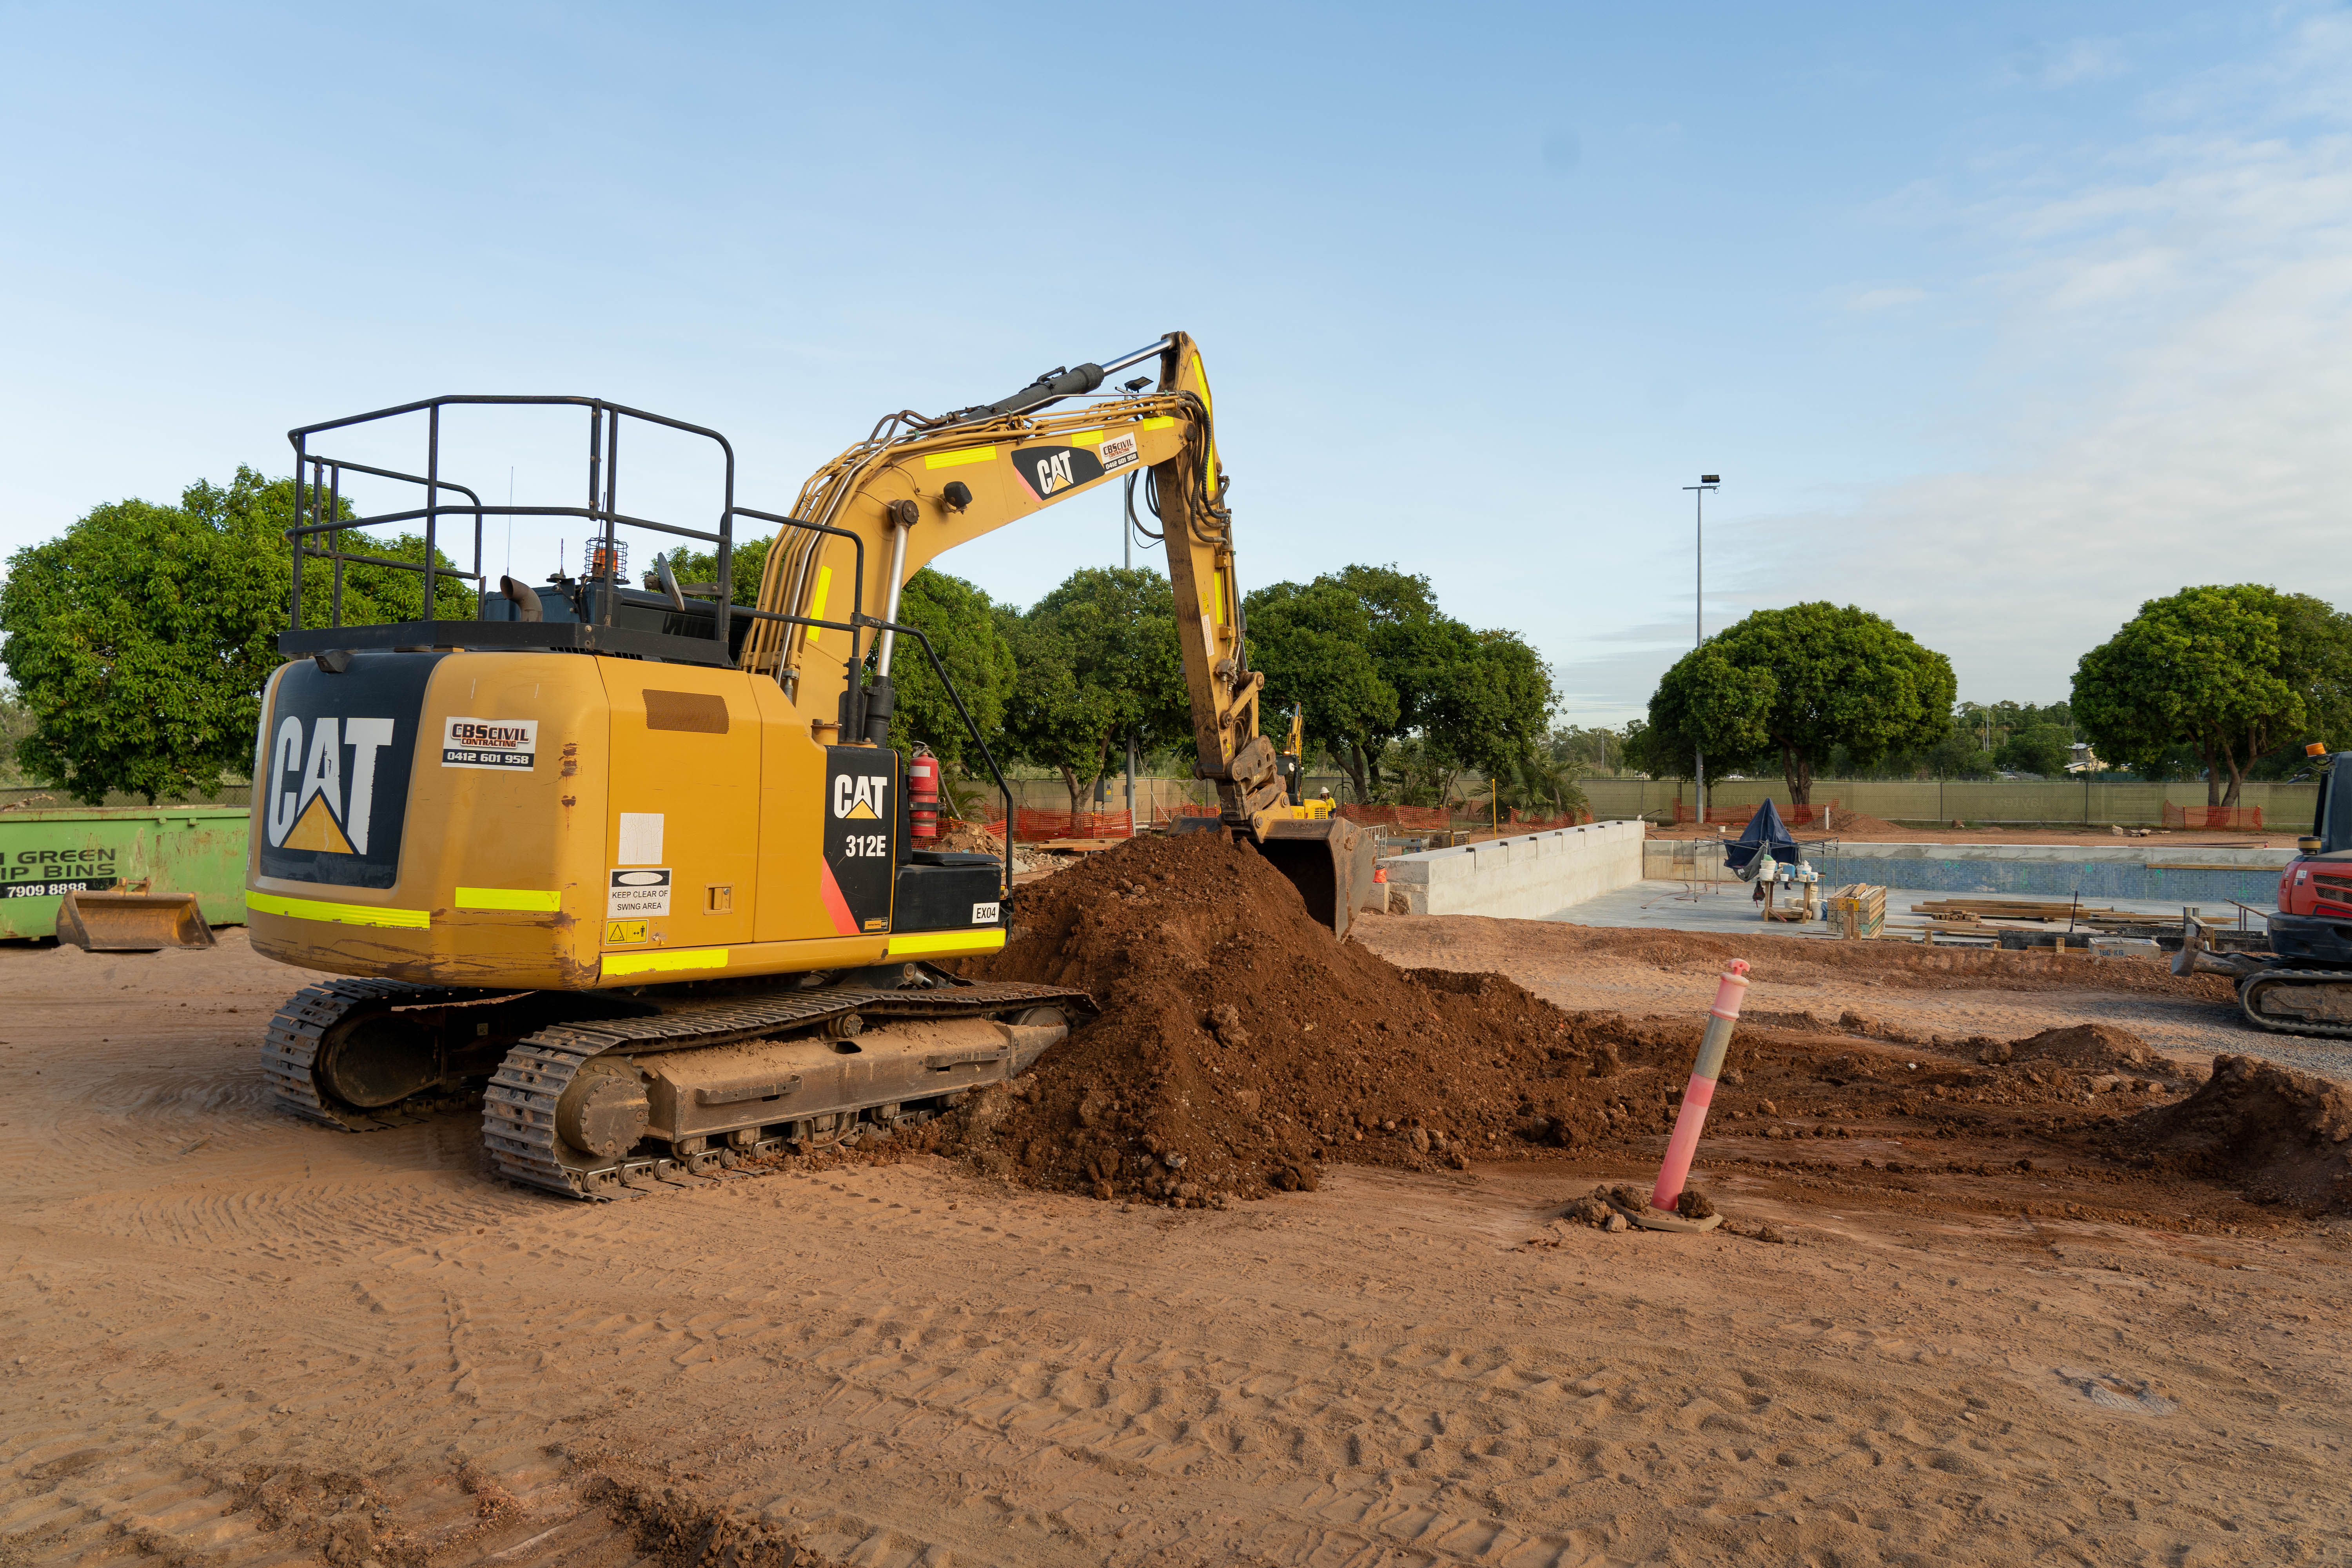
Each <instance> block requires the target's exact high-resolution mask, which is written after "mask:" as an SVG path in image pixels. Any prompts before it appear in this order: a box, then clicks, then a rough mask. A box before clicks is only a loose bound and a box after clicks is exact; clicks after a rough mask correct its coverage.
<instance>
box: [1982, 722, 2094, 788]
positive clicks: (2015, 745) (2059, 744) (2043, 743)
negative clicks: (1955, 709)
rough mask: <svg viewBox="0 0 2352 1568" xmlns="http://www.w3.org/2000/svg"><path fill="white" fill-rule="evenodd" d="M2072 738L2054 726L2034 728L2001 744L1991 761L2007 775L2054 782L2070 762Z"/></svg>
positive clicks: (2014, 735) (2037, 725) (2072, 753)
mask: <svg viewBox="0 0 2352 1568" xmlns="http://www.w3.org/2000/svg"><path fill="white" fill-rule="evenodd" d="M2073 746H2074V737H2073V736H2072V735H2071V734H2069V733H2068V732H2067V731H2064V730H2062V729H2060V728H2059V727H2058V726H2057V725H2055V724H2035V725H2033V726H2032V727H2031V728H2028V729H2023V730H2020V731H2017V733H2015V734H2013V735H2011V737H2010V738H2009V739H2008V740H2007V741H2004V742H2001V748H2000V751H1999V752H1996V753H1995V754H1994V757H1993V760H1994V762H1995V763H1998V764H1999V765H2000V766H2001V767H2004V768H2007V769H2009V770H2010V771H2011V773H2039V774H2041V775H2042V777H2043V778H2056V777H2058V776H2059V775H2060V774H2061V773H2064V772H2065V771H2066V764H2067V763H2071V762H2073V761H2074V750H2073Z"/></svg>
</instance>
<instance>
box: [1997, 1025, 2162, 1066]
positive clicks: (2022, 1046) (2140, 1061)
mask: <svg viewBox="0 0 2352 1568" xmlns="http://www.w3.org/2000/svg"><path fill="white" fill-rule="evenodd" d="M1978 1059H1979V1060H1980V1061H1985V1062H2012V1061H2015V1062H2055V1063H2057V1064H2059V1065H2060V1066H2062V1067H2070V1068H2133V1069H2135V1070H2137V1071H2140V1072H2166V1073H2170V1072H2177V1071H2178V1070H2179V1069H2178V1068H2176V1067H2175V1066H2174V1064H2173V1063H2172V1062H2171V1060H2170V1059H2168V1058H2164V1057H2160V1056H2158V1055H2157V1054H2156V1053H2155V1052H2154V1051H2151V1050H2149V1049H2148V1048H2147V1045H2146V1044H2145V1043H2143V1042H2142V1041H2141V1039H2140V1037H2138V1036H2137V1035H2134V1034H2128V1033H2126V1032H2125V1031H2124V1030H2122V1029H2118V1028H2116V1027H2114V1026H2110V1025H2106V1024H2077V1025H2075V1026H2074V1027H2072V1028H2067V1029H2044V1030H2042V1032H2041V1033H2040V1034H2038V1035H2035V1036H2034V1037H2032V1038H2031V1039H2024V1040H2010V1041H2007V1042H2004V1043H1998V1044H1989V1045H1987V1046H1986V1047H1985V1048H1984V1053H1983V1055H1981V1056H1980V1057H1979V1058H1978Z"/></svg>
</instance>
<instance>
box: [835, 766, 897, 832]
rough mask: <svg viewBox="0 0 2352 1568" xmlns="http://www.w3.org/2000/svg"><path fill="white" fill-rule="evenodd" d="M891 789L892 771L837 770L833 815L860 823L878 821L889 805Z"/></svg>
mask: <svg viewBox="0 0 2352 1568" xmlns="http://www.w3.org/2000/svg"><path fill="white" fill-rule="evenodd" d="M889 792H890V775H889V774H888V773H866V774H863V775H860V774H856V773H835V774H834V775H833V815H834V816H845V817H848V818H850V819H852V820H854V821H860V822H875V821H878V820H880V818H881V816H882V814H883V809H884V807H886V806H887V805H888V804H889Z"/></svg>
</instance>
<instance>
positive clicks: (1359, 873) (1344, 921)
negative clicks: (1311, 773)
mask: <svg viewBox="0 0 2352 1568" xmlns="http://www.w3.org/2000/svg"><path fill="white" fill-rule="evenodd" d="M1257 848H1258V853H1259V854H1261V855H1263V856H1265V858H1267V859H1268V860H1269V861H1271V862H1273V864H1274V868H1275V869H1276V870H1277V871H1279V872H1281V873H1282V874H1283V875H1284V876H1285V877H1286V878H1288V879H1290V885H1291V886H1292V887H1294V888H1297V889H1298V896H1299V897H1300V898H1302V899H1304V900H1307V914H1308V916H1310V917H1311V918H1312V919H1314V920H1315V921H1318V922H1319V923H1321V924H1323V925H1327V926H1329V927H1330V928H1331V931H1332V932H1333V934H1334V935H1338V936H1343V937H1344V936H1346V935H1347V934H1348V928H1349V926H1350V925H1352V924H1354V923H1355V919H1356V911H1357V910H1359V909H1360V908H1361V907H1363V906H1364V905H1365V904H1366V903H1368V902H1370V900H1371V898H1372V896H1373V895H1372V853H1373V844H1372V835H1371V833H1370V830H1369V829H1367V828H1364V827H1361V826H1358V825H1357V824H1355V823H1352V822H1350V821H1349V820H1348V819H1347V818H1346V817H1344V816H1328V817H1324V818H1322V819H1320V820H1314V821H1310V820H1307V819H1304V818H1294V819H1292V820H1290V821H1287V822H1277V823H1275V824H1273V825H1272V826H1270V827H1268V828H1267V830H1266V835H1265V837H1264V838H1262V839H1260V840H1258V846H1257Z"/></svg>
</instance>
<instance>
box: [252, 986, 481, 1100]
mask: <svg viewBox="0 0 2352 1568" xmlns="http://www.w3.org/2000/svg"><path fill="white" fill-rule="evenodd" d="M499 994H502V993H499V992H483V991H473V990H463V989H457V988H453V987H450V986H443V985H413V984H409V983H408V982H406V981H404V980H330V981H328V982H327V983H326V984H323V985H306V986H304V987H303V988H302V989H301V990H299V991H298V992H296V993H295V994H293V995H292V996H291V997H289V998H288V1000H287V1003H286V1005H284V1006H282V1007H280V1008H278V1015H277V1016H275V1017H273V1018H271V1019H270V1020H269V1029H268V1033H267V1034H266V1035H265V1036H263V1037H262V1042H261V1070H262V1074H263V1076H264V1077H266V1078H267V1079H268V1080H269V1088H270V1090H271V1092H272V1093H273V1094H274V1095H275V1096H276V1097H277V1100H278V1107H279V1109H281V1110H289V1111H291V1112H292V1113H293V1114H295V1115H297V1116H299V1117H301V1118H303V1119H304V1120H305V1121H316V1122H319V1123H320V1124H321V1125H323V1126H327V1127H334V1128H340V1129H341V1131H346V1132H373V1131H380V1130H381V1129H383V1128H387V1127H398V1126H401V1125H403V1124H404V1123H406V1122H410V1121H418V1120H420V1119H421V1118H422V1117H423V1116H425V1115H429V1114H431V1113H432V1110H434V1109H436V1108H437V1104H438V1100H437V1099H436V1098H434V1097H419V1098H420V1100H423V1101H424V1103H423V1104H421V1105H420V1104H416V1103H412V1102H403V1103H402V1104H399V1105H394V1106H385V1107H383V1108H381V1109H379V1110H360V1109H358V1108H356V1107H353V1106H349V1105H344V1104H342V1103H341V1102H339V1101H336V1100H331V1099H330V1098H329V1097H327V1096H325V1095H322V1094H320V1092H319V1080H318V1074H317V1071H316V1068H317V1066H318V1060H319V1050H320V1047H321V1046H322V1045H323V1044H324V1043H325V1041H326V1037H327V1033H328V1031H329V1030H331V1029H332V1028H334V1026H336V1025H338V1024H341V1023H344V1022H346V1021H347V1020H349V1019H351V1018H352V1017H353V1016H358V1015H362V1014H365V1013H368V1012H373V1011H383V1012H391V1011H392V1010H394V1008H399V1007H410V1006H434V1005H441V1004H446V1003H453V1002H467V1001H472V1000H476V999H478V998H480V997H483V996H496V995H499Z"/></svg>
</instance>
